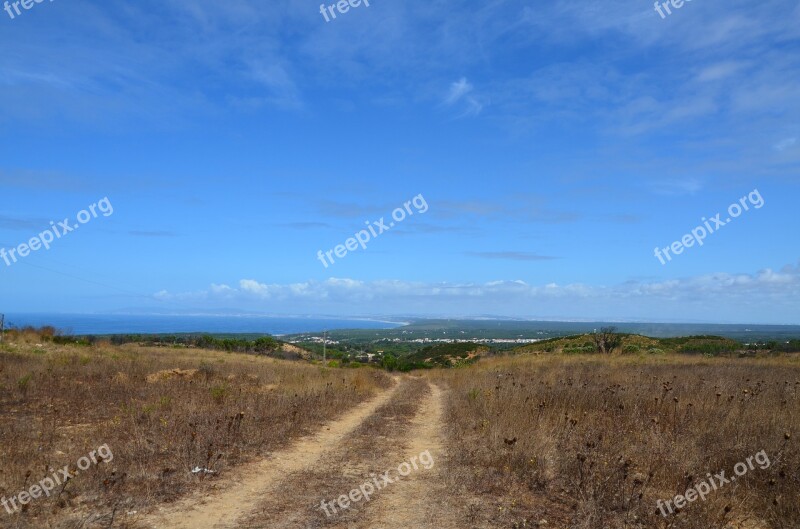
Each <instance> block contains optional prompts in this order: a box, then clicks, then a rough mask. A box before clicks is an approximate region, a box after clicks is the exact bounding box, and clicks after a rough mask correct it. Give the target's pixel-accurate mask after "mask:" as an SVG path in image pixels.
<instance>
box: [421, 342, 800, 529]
mask: <svg viewBox="0 0 800 529" xmlns="http://www.w3.org/2000/svg"><path fill="white" fill-rule="evenodd" d="M797 360H798V359H797V358H796V357H794V358H788V357H787V358H780V359H775V360H763V361H752V360H743V359H740V360H723V359H702V358H686V357H652V356H647V357H639V356H636V357H624V356H623V357H613V358H612V357H597V356H580V357H576V356H569V357H567V356H562V355H559V356H549V357H547V356H546V357H538V358H532V357H517V358H509V359H499V360H495V361H487V362H482V363H481V364H478V365H477V366H475V367H473V368H470V369H459V370H451V371H442V372H439V373H437V374H435V375H434V378H436V379H438V380H439V381H441V382H442V383H444V384H445V385H446V386H447V387H448V388H449V389H450V395H449V399H448V404H447V416H446V428H447V431H448V439H449V442H450V445H449V447H448V448H449V453H450V457H449V459H448V464H449V466H450V468H449V472H448V477H449V479H450V484H451V490H452V491H453V494H455V495H459V496H462V495H463V497H464V498H465V501H467V502H468V503H470V504H471V505H470V506H469V507H468V510H469V511H470V515H469V519H468V520H467V522H468V524H469V525H464V526H465V527H537V526H538V525H537V524H538V523H539V522H540V521H543V520H547V522H548V524H547V527H570V528H575V529H590V528H591V529H600V528H643V529H644V528H647V529H651V528H682V529H695V528H697V529H700V528H703V529H707V528H715V527H719V528H724V527H735V528H748V529H754V528H763V529H766V528H772V529H791V528H797V527H800V450H798V439H797V436H798V434H800V362H798V361H797ZM762 451H764V453H765V454H766V456H767V457H768V459H769V466H768V468H762V467H764V466H766V463H764V464H762V465H759V464H757V463H755V460H754V459H752V458H753V457H754V456H756V454H758V453H760V452H762ZM748 457H750V458H751V463H753V465H752V466H753V467H754V468H753V469H750V468H748V471H747V472H746V474H744V475H743V476H741V477H738V478H737V479H738V481H732V482H731V483H730V484H727V485H721V486H720V487H719V490H716V491H711V492H710V493H709V494H707V495H706V499H705V501H701V500H700V499H696V500H695V501H694V502H693V503H690V504H688V506H686V507H684V508H683V509H682V510H681V511H680V512H676V513H675V514H669V512H668V509H666V508H665V509H664V510H665V511H666V512H667V514H668V516H667V517H666V518H665V517H663V516H662V515H661V513H660V512H658V509H657V501H658V500H662V501H665V500H671V499H673V497H674V496H676V495H678V494H681V495H683V494H685V493H686V491H687V489H688V488H690V487H691V486H693V485H695V484H697V483H699V482H700V481H701V480H704V479H708V478H707V474H708V473H712V474H713V475H717V474H718V473H719V472H720V471H725V472H726V476H727V477H731V476H733V477H735V476H736V475H735V474H734V467H735V465H736V464H737V463H739V462H744V463H746V461H747V458H748ZM759 459H760V460H761V461H762V463H763V462H764V461H765V458H764V456H763V455H762V456H760V457H759ZM739 470H741V467H739ZM712 479H713V478H712ZM715 483H716V481H715ZM542 525H543V526H544V524H542Z"/></svg>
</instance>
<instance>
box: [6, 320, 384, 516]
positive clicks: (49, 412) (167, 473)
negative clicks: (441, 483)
mask: <svg viewBox="0 0 800 529" xmlns="http://www.w3.org/2000/svg"><path fill="white" fill-rule="evenodd" d="M6 339H7V340H6V343H5V344H3V345H2V346H0V421H2V428H1V429H0V444H1V445H2V447H3V448H2V451H0V468H2V469H3V470H2V472H0V495H2V496H3V497H5V498H9V497H13V496H16V495H17V494H18V493H19V492H20V491H23V490H27V489H28V488H29V487H30V486H31V485H32V484H35V483H37V482H39V481H40V480H42V479H44V478H45V477H47V476H50V475H51V474H52V470H50V469H60V468H62V467H63V466H64V465H70V467H71V469H73V470H74V469H75V465H76V462H77V461H78V460H79V459H80V458H81V457H83V456H86V455H87V454H89V453H90V452H91V451H92V450H95V449H96V448H98V447H99V446H100V445H103V444H106V445H108V447H109V448H110V450H111V451H112V452H113V454H114V459H113V461H112V462H110V463H108V464H102V463H100V464H98V465H93V466H92V467H91V468H90V469H89V470H88V471H87V472H85V473H83V474H81V475H79V476H78V477H76V478H75V479H72V480H69V481H68V482H67V483H66V485H65V486H64V487H63V488H62V487H60V486H59V487H58V488H57V489H56V490H55V492H54V493H52V494H51V495H50V496H49V497H42V498H38V499H36V500H34V501H31V502H30V503H29V504H28V505H27V506H25V507H24V511H25V512H24V513H23V515H22V516H18V515H16V516H13V517H12V516H9V515H8V514H7V512H4V511H0V527H18V528H27V527H30V528H37V529H39V528H41V527H46V526H49V525H50V524H56V525H54V526H55V527H108V526H109V524H111V523H112V520H113V524H114V525H113V526H114V527H124V526H125V523H126V522H125V520H126V513H129V512H135V511H139V510H141V509H143V508H146V507H147V506H149V505H153V504H155V503H164V502H169V501H172V500H173V499H175V498H177V497H179V496H181V495H183V494H185V493H186V492H187V491H189V490H192V489H195V488H197V487H204V486H205V482H207V481H208V480H207V479H206V478H208V477H215V476H218V475H220V474H225V473H226V472H228V470H229V469H231V468H233V467H236V466H240V465H243V464H246V463H247V462H248V461H249V460H252V459H253V458H256V457H259V456H263V455H264V454H266V453H269V452H270V451H272V450H275V449H276V448H278V447H281V446H284V445H286V444H287V443H289V442H290V441H291V440H292V439H294V438H297V437H299V436H302V435H305V434H307V433H309V432H310V431H312V430H314V429H315V428H317V427H318V426H319V423H320V422H321V421H322V420H325V419H328V418H331V417H336V416H337V415H339V414H340V413H342V412H344V411H345V410H347V409H348V408H349V407H351V406H352V405H354V404H356V403H358V402H361V401H363V400H365V399H368V398H370V397H372V396H374V395H375V394H376V393H377V392H378V391H379V390H381V389H384V388H386V387H387V386H388V385H389V382H390V378H389V376H388V375H386V374H385V373H383V372H381V371H378V370H331V369H328V368H321V367H318V366H314V365H310V364H307V363H302V362H287V361H280V360H273V359H269V358H263V357H259V356H255V355H243V354H237V353H222V352H217V351H206V350H201V349H191V350H187V349H169V348H142V347H137V346H134V345H129V346H111V345H108V344H98V345H96V346H93V347H85V346H71V345H55V344H53V343H49V342H47V341H46V340H43V339H42V337H40V336H38V335H36V334H35V333H26V334H22V335H17V336H15V335H14V334H13V333H12V334H11V335H10V336H9V334H7V335H6ZM196 468H199V469H200V472H198V473H195V474H193V473H191V472H190V470H192V469H196ZM206 469H207V470H209V471H211V472H213V473H214V474H211V473H207V472H205V470H206ZM9 520H15V522H14V524H13V525H10V526H9V525H7V524H8V522H9Z"/></svg>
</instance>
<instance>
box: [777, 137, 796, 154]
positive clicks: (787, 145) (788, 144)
mask: <svg viewBox="0 0 800 529" xmlns="http://www.w3.org/2000/svg"><path fill="white" fill-rule="evenodd" d="M795 145H797V138H785V139H783V140H781V141H779V142H778V143H776V144H775V150H776V151H785V150H787V149H791V148H792V147H794V146H795Z"/></svg>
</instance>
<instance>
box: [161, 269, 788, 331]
mask: <svg viewBox="0 0 800 529" xmlns="http://www.w3.org/2000/svg"><path fill="white" fill-rule="evenodd" d="M157 297H158V298H159V299H162V300H170V299H172V300H182V301H188V300H195V301H198V302H200V301H202V302H203V304H204V306H206V307H207V306H208V305H209V304H211V305H213V304H214V302H220V303H221V304H222V303H223V302H224V303H225V304H229V302H230V300H231V299H233V300H235V301H236V302H237V303H238V304H239V305H241V308H247V309H258V310H268V311H270V312H273V313H278V312H283V313H287V314H291V313H301V312H302V313H306V314H338V315H355V314H367V313H370V314H382V315H387V314H389V315H403V314H416V315H423V316H424V315H440V316H459V315H460V316H481V315H497V316H516V317H547V318H557V317H562V318H604V319H609V318H621V319H625V318H627V319H650V320H653V321H658V320H661V321H664V320H673V321H674V320H682V321H705V322H725V321H729V322H731V321H740V322H744V321H743V316H742V315H743V314H748V315H758V316H754V318H756V320H755V321H754V320H750V321H747V323H793V324H798V323H800V320H799V319H798V318H799V317H800V266H792V265H789V266H786V267H784V268H783V269H782V270H780V271H775V270H772V269H769V268H767V269H764V270H760V271H758V272H755V273H751V274H742V273H739V274H732V273H725V272H720V273H714V274H707V275H702V276H695V277H688V278H681V279H666V280H663V281H649V282H645V281H628V282H625V283H622V284H618V285H614V286H602V285H587V284H582V283H571V284H565V285H559V284H557V283H554V282H551V283H546V284H542V285H532V284H529V283H527V282H525V281H522V280H497V281H488V282H484V283H453V282H450V283H423V282H413V281H399V280H375V281H361V280H355V279H348V278H330V279H327V280H324V281H315V280H310V281H305V282H298V283H290V284H277V283H273V284H268V283H262V282H259V281H256V280H254V279H244V280H241V281H240V282H239V288H238V289H236V288H231V287H229V286H227V285H212V286H211V287H210V289H209V290H208V291H205V292H195V293H189V294H177V295H170V294H167V293H166V292H164V291H162V292H159V293H158V294H157ZM743 304H745V305H746V310H744V311H743V310H740V309H741V307H743V306H745V305H743ZM220 306H222V305H220ZM758 318H760V320H759V319H758Z"/></svg>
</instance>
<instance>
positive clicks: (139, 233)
mask: <svg viewBox="0 0 800 529" xmlns="http://www.w3.org/2000/svg"><path fill="white" fill-rule="evenodd" d="M128 235H133V236H134V237H176V236H177V235H176V234H175V233H173V232H171V231H159V230H156V231H147V230H131V231H129V232H128Z"/></svg>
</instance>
